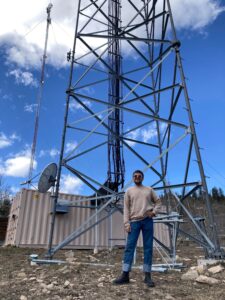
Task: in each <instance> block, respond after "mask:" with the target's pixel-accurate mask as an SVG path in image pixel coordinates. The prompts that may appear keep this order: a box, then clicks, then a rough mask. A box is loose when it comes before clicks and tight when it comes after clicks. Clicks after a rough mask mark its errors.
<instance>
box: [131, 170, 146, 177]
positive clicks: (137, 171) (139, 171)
mask: <svg viewBox="0 0 225 300" xmlns="http://www.w3.org/2000/svg"><path fill="white" fill-rule="evenodd" d="M136 173H139V174H141V175H142V178H144V173H143V172H142V171H141V170H135V171H134V172H133V176H134V174H136Z"/></svg>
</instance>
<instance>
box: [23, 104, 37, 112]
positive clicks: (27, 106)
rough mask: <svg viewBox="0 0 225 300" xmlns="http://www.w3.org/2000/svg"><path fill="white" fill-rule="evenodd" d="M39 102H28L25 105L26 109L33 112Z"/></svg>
mask: <svg viewBox="0 0 225 300" xmlns="http://www.w3.org/2000/svg"><path fill="white" fill-rule="evenodd" d="M36 107H37V104H26V105H25V106H24V111H25V112H29V113H33V112H34V111H35V110H36Z"/></svg>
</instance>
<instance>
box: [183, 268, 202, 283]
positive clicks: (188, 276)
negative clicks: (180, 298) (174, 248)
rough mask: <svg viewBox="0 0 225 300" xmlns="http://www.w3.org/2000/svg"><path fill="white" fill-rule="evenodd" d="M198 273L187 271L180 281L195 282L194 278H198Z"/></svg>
mask: <svg viewBox="0 0 225 300" xmlns="http://www.w3.org/2000/svg"><path fill="white" fill-rule="evenodd" d="M198 276H199V275H198V272H197V271H196V270H188V271H187V272H186V273H184V274H183V275H182V276H181V279H182V280H190V281H194V280H196V278H197V277H198Z"/></svg>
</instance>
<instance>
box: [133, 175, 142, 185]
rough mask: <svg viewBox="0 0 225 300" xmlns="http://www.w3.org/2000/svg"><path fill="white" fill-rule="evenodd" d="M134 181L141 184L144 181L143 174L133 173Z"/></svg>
mask: <svg viewBox="0 0 225 300" xmlns="http://www.w3.org/2000/svg"><path fill="white" fill-rule="evenodd" d="M133 181H134V183H135V184H141V183H142V181H143V176H142V174H141V173H134V175H133Z"/></svg>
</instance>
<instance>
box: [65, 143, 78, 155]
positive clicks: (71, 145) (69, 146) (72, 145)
mask: <svg viewBox="0 0 225 300" xmlns="http://www.w3.org/2000/svg"><path fill="white" fill-rule="evenodd" d="M76 146H77V142H67V143H66V148H65V153H68V152H71V151H73V150H74V148H75V147H76Z"/></svg>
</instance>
